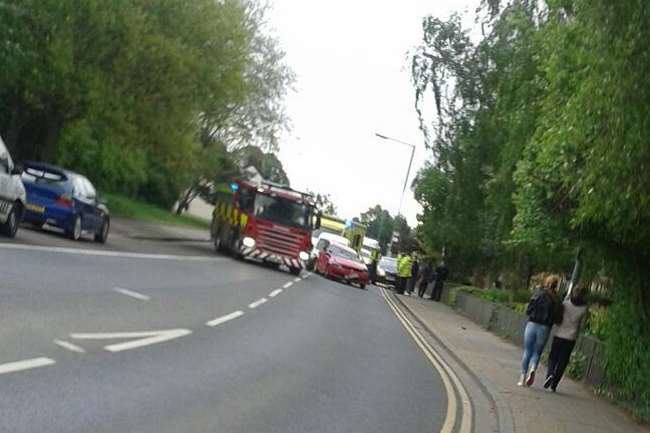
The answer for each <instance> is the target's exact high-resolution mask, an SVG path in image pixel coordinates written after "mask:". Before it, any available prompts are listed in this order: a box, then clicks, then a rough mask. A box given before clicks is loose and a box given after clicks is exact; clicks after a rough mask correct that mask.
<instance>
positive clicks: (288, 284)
mask: <svg viewBox="0 0 650 433" xmlns="http://www.w3.org/2000/svg"><path fill="white" fill-rule="evenodd" d="M291 286H293V281H289V282H288V283H286V284H285V285H284V286H282V288H283V289H288V288H289V287H291Z"/></svg>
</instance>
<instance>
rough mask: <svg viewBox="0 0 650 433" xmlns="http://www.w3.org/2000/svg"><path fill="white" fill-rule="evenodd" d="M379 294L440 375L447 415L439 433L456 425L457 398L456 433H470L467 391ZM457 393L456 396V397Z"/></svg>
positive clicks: (470, 415)
mask: <svg viewBox="0 0 650 433" xmlns="http://www.w3.org/2000/svg"><path fill="white" fill-rule="evenodd" d="M381 294H382V296H383V297H384V300H385V301H386V303H387V304H388V306H389V307H390V309H391V310H393V313H394V314H395V316H397V319H398V320H399V321H400V322H401V323H402V325H403V326H404V329H406V332H408V333H409V335H410V336H411V337H412V338H413V340H414V341H415V343H416V344H417V345H418V347H419V348H420V349H421V350H422V352H423V353H424V355H425V356H426V357H427V359H428V360H429V362H431V364H432V365H433V367H434V368H435V369H436V370H437V371H438V373H439V374H440V378H441V379H442V383H443V384H444V386H445V392H446V393H447V414H446V416H445V422H444V424H443V425H442V428H441V429H440V433H452V432H453V431H454V426H455V425H456V418H457V415H458V412H459V405H458V397H460V426H459V429H458V433H471V431H472V403H471V401H470V399H469V396H468V395H467V391H466V390H465V387H464V386H463V384H462V382H461V381H460V379H458V376H457V375H456V373H454V371H453V370H452V369H451V368H450V367H449V365H448V364H447V363H446V362H445V360H444V359H442V357H441V356H440V355H439V354H438V353H437V352H436V351H435V349H434V348H433V347H431V345H430V344H429V343H428V342H427V341H426V340H425V339H424V337H423V336H422V334H420V332H419V331H418V330H417V329H415V326H413V324H412V323H411V321H410V320H409V319H408V318H407V317H406V315H405V314H404V313H403V312H402V310H401V309H400V308H399V307H398V306H397V304H396V303H395V301H393V300H392V299H391V297H390V296H389V295H388V294H387V293H386V290H384V288H381ZM456 391H458V396H456Z"/></svg>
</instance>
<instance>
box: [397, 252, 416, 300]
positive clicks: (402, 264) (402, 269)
mask: <svg viewBox="0 0 650 433" xmlns="http://www.w3.org/2000/svg"><path fill="white" fill-rule="evenodd" d="M412 265H413V262H412V260H411V256H409V255H408V254H404V255H403V256H402V257H401V259H398V260H397V276H398V278H399V289H398V290H397V293H399V294H401V295H403V294H404V291H405V290H406V283H407V281H408V280H409V279H410V278H411V266H412Z"/></svg>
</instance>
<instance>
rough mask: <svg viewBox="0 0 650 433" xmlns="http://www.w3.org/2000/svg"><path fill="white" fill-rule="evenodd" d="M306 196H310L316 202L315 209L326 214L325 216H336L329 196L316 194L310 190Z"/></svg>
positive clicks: (334, 207)
mask: <svg viewBox="0 0 650 433" xmlns="http://www.w3.org/2000/svg"><path fill="white" fill-rule="evenodd" d="M307 193H308V194H311V195H312V196H313V197H314V201H315V202H316V208H317V209H318V210H319V211H320V212H322V213H324V214H326V215H333V216H335V215H336V206H335V205H334V202H333V201H332V197H331V196H330V195H329V194H321V193H316V192H313V191H310V190H307Z"/></svg>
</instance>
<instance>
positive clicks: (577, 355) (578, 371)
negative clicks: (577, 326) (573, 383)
mask: <svg viewBox="0 0 650 433" xmlns="http://www.w3.org/2000/svg"><path fill="white" fill-rule="evenodd" d="M586 368H587V357H586V356H585V355H583V354H582V353H581V352H578V351H577V350H576V351H574V352H573V353H572V354H571V359H570V360H569V365H567V368H566V373H567V374H568V375H569V376H571V377H572V378H574V379H576V380H582V378H583V377H584V376H585V371H586Z"/></svg>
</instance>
